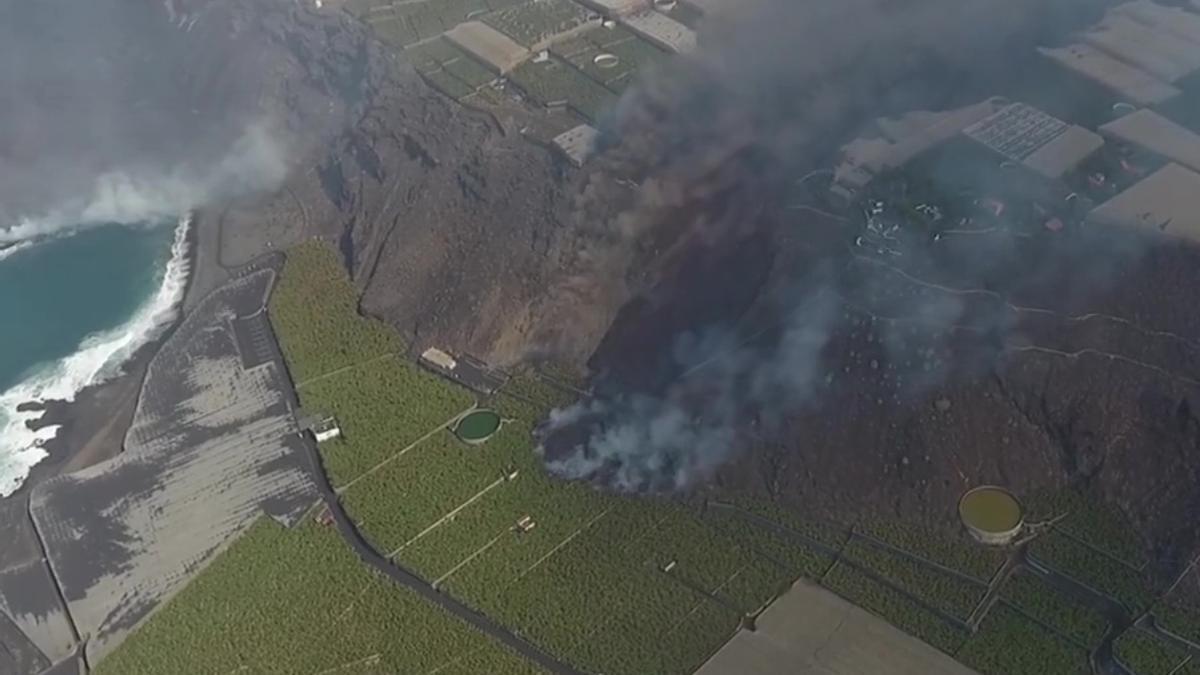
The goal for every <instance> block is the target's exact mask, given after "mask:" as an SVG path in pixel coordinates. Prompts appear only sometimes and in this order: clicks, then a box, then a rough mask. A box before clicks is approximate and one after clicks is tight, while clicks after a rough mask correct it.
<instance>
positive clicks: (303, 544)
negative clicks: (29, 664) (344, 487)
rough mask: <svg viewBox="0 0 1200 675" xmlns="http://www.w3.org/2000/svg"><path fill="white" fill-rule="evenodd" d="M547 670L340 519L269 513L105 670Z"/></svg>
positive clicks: (102, 671) (99, 671) (292, 674)
mask: <svg viewBox="0 0 1200 675" xmlns="http://www.w3.org/2000/svg"><path fill="white" fill-rule="evenodd" d="M435 670H436V671H437V672H440V673H447V672H449V673H453V672H459V673H484V672H486V673H498V674H499V673H510V674H512V675H523V674H527V673H528V674H531V673H536V672H541V671H540V670H538V669H536V668H535V667H534V666H532V665H531V664H529V663H528V662H526V661H524V660H523V659H522V658H521V657H519V656H517V655H515V654H512V653H510V652H508V651H507V650H506V648H504V647H503V646H501V645H499V644H498V643H494V642H492V641H491V640H490V639H488V638H487V637H485V636H484V635H482V634H480V633H478V632H476V631H475V630H474V629H473V628H471V627H470V626H467V625H466V624H464V623H462V622H460V621H459V620H457V619H455V618H453V617H452V616H450V615H449V614H446V613H445V612H443V611H442V610H441V609H440V608H438V607H435V606H434V605H430V604H428V603H427V602H426V601H424V600H423V599H421V598H420V597H419V596H417V595H416V594H414V593H412V592H411V591H409V590H407V589H404V588H401V587H399V586H396V585H394V584H393V583H391V582H390V581H389V580H387V579H384V578H381V577H378V576H376V575H375V574H373V573H371V572H370V571H368V568H367V567H365V566H363V564H362V563H361V562H360V561H359V560H358V558H357V557H355V555H354V554H353V553H352V552H351V551H350V549H349V548H348V547H347V546H346V545H345V543H344V542H343V541H342V539H341V537H340V536H338V534H337V532H336V531H334V530H332V529H326V528H323V527H321V526H319V525H317V524H315V523H313V522H311V521H309V522H306V523H304V524H303V525H300V526H299V527H297V528H295V529H294V530H287V529H284V528H282V527H280V526H279V525H277V524H275V523H274V522H273V521H271V520H269V519H267V518H263V519H262V520H261V521H259V522H258V523H257V524H255V525H254V526H253V527H252V528H251V530H250V531H249V532H248V533H247V534H246V535H245V536H243V537H242V538H241V539H239V540H238V541H237V542H236V543H234V544H233V546H232V547H230V548H229V549H228V550H227V551H226V552H224V553H223V554H221V555H220V556H219V557H218V558H217V559H216V560H215V561H214V562H213V563H212V564H211V565H210V566H209V567H208V569H206V570H204V571H203V572H202V573H201V574H200V575H199V576H198V577H197V578H196V579H195V580H194V581H193V582H192V583H190V584H188V586H187V587H186V588H184V589H183V591H181V592H180V593H179V594H178V595H177V596H176V597H175V598H174V599H172V600H171V601H170V602H169V603H167V605H166V606H164V607H163V608H162V609H161V610H160V611H159V612H158V613H157V614H155V615H154V616H153V618H151V619H150V621H149V622H148V623H147V624H146V625H145V626H144V627H143V628H141V629H140V630H139V631H138V632H137V633H135V634H134V635H133V636H131V637H130V638H129V639H128V640H126V641H125V642H124V643H123V644H122V645H121V646H120V647H119V648H117V650H116V651H114V652H113V653H112V654H111V655H110V656H109V657H108V658H106V659H104V660H103V661H101V662H100V664H99V665H98V667H96V668H95V669H94V670H93V672H94V673H96V675H161V674H162V673H238V672H248V673H280V674H283V675H299V674H302V673H311V674H314V675H315V674H317V673H333V672H338V673H343V672H345V673H367V672H376V673H378V672H388V673H428V672H434V671H435Z"/></svg>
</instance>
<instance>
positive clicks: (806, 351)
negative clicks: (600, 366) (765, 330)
mask: <svg viewBox="0 0 1200 675" xmlns="http://www.w3.org/2000/svg"><path fill="white" fill-rule="evenodd" d="M838 306H839V305H838V299H837V296H836V294H834V293H833V292H831V287H830V286H827V285H824V284H822V285H820V287H819V290H816V291H813V292H810V293H808V294H807V295H806V296H805V297H804V299H803V300H802V301H800V302H799V303H798V304H796V305H795V306H793V307H791V308H789V309H788V310H787V313H786V314H785V315H784V319H783V322H782V324H783V325H782V326H780V327H779V331H780V335H779V337H778V339H777V340H776V341H775V343H774V345H772V346H771V347H767V348H764V347H761V346H758V345H757V344H756V342H757V340H756V338H757V337H758V336H755V335H752V336H741V335H738V334H736V333H735V332H733V331H731V330H727V329H711V330H709V331H706V332H704V333H701V334H685V335H683V336H680V338H679V339H678V340H677V341H676V345H675V350H674V360H675V362H676V365H677V366H678V367H679V368H680V369H681V370H683V372H684V374H683V376H682V377H680V378H679V379H678V380H677V381H675V382H674V383H673V384H672V385H670V387H668V389H667V390H666V391H665V392H664V393H663V394H661V395H650V394H642V393H631V394H621V395H618V396H615V397H612V398H600V399H595V400H590V401H584V402H581V403H578V404H576V405H573V406H571V407H569V408H565V409H562V410H556V411H554V412H553V413H551V415H550V419H549V421H548V422H547V424H546V426H545V428H544V430H543V431H544V433H545V435H546V438H547V444H548V445H550V446H552V447H551V448H550V451H549V453H548V454H549V455H550V457H549V459H548V461H547V468H548V469H549V470H550V471H551V472H552V473H554V474H556V475H559V476H561V477H563V478H567V479H590V478H601V479H602V480H603V481H604V482H605V483H606V484H608V485H611V486H613V487H615V488H617V489H619V490H625V491H645V490H654V491H658V490H678V489H683V488H686V487H688V486H689V485H693V484H695V483H696V482H698V481H700V480H703V479H705V478H706V477H708V476H709V475H711V474H712V472H713V471H715V470H716V469H717V468H718V467H719V466H720V465H721V464H723V463H724V462H725V461H726V460H728V459H729V456H730V454H731V453H732V452H733V450H734V448H735V446H736V440H737V428H738V427H739V426H740V425H741V424H743V423H744V422H745V421H746V418H747V417H754V418H756V419H759V420H761V421H763V423H765V424H771V423H773V422H774V421H775V420H776V419H777V418H778V417H779V416H781V415H782V414H784V412H786V411H787V410H791V409H795V407H797V406H800V405H803V404H804V403H806V402H808V401H810V400H811V399H812V398H813V397H814V395H815V394H816V387H817V384H818V383H819V382H820V381H821V380H820V378H819V377H818V374H819V372H820V369H821V354H822V351H823V350H824V348H825V345H826V344H827V343H828V341H829V338H830V336H831V335H832V334H833V328H834V324H835V321H836V318H837V309H838ZM573 427H574V428H578V429H582V430H583V431H584V432H585V433H586V436H585V437H584V438H582V439H580V440H578V441H577V442H574V443H570V442H569V441H568V443H569V444H568V445H567V447H562V446H561V445H560V444H561V443H562V439H563V438H566V437H571V438H574V434H573V433H572V432H571V429H572V428H573ZM555 435H560V436H559V439H558V440H555V438H554V437H555ZM541 451H542V452H546V447H545V446H543V448H542V449H541Z"/></svg>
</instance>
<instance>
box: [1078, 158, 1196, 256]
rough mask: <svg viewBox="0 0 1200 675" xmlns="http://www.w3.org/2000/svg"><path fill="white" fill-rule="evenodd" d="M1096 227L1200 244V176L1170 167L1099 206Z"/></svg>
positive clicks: (1094, 211)
mask: <svg viewBox="0 0 1200 675" xmlns="http://www.w3.org/2000/svg"><path fill="white" fill-rule="evenodd" d="M1088 217H1089V219H1090V220H1092V221H1093V222H1096V223H1103V224H1107V225H1118V226H1125V227H1138V228H1146V229H1151V230H1152V231H1154V232H1160V233H1163V234H1165V235H1167V236H1171V237H1180V238H1183V239H1188V240H1191V241H1193V242H1197V243H1200V173H1196V172H1195V171H1192V170H1190V169H1186V168H1184V167H1182V166H1180V165H1178V164H1174V163H1172V164H1167V165H1166V166H1164V167H1163V168H1161V169H1159V170H1158V171H1156V172H1154V173H1153V174H1151V175H1150V176H1148V177H1147V178H1146V179H1145V180H1142V181H1140V182H1138V183H1135V184H1134V185H1133V186H1131V187H1130V188H1129V189H1127V190H1125V191H1124V192H1121V193H1120V194H1118V195H1117V196H1115V197H1113V198H1112V199H1110V200H1108V201H1106V202H1104V203H1103V204H1101V205H1100V206H1097V207H1096V208H1095V209H1094V210H1093V211H1092V213H1091V215H1090V216H1088Z"/></svg>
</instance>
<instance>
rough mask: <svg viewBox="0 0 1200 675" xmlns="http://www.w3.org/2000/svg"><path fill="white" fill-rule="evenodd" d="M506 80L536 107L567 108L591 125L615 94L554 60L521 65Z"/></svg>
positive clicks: (611, 101) (563, 63) (611, 102)
mask: <svg viewBox="0 0 1200 675" xmlns="http://www.w3.org/2000/svg"><path fill="white" fill-rule="evenodd" d="M509 78H510V80H511V81H512V82H513V83H514V84H516V85H517V86H518V87H520V88H521V91H524V92H525V94H526V95H528V96H529V97H530V98H532V99H533V100H535V101H537V102H538V103H540V104H542V105H544V106H556V105H565V106H569V107H570V108H571V109H572V110H574V111H575V112H577V113H579V114H580V115H582V116H584V117H586V118H587V119H588V120H590V121H592V122H593V123H594V122H596V121H597V120H599V119H600V117H601V116H602V115H603V114H604V112H605V111H607V110H608V109H609V108H611V107H612V106H613V104H615V103H616V94H614V93H613V92H612V91H610V90H609V89H607V88H605V87H604V85H602V84H600V83H599V82H596V81H595V80H593V79H592V78H590V77H588V76H586V75H584V74H583V73H581V72H580V71H579V70H577V69H576V68H574V67H573V66H571V65H570V64H568V63H565V62H563V61H561V60H559V59H557V58H551V59H549V60H547V61H544V62H542V63H534V62H533V61H529V62H527V63H524V64H522V65H521V66H518V67H517V68H516V69H515V70H513V72H512V74H511V75H510V76H509Z"/></svg>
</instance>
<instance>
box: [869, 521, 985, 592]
mask: <svg viewBox="0 0 1200 675" xmlns="http://www.w3.org/2000/svg"><path fill="white" fill-rule="evenodd" d="M858 529H859V530H860V531H861V532H862V533H863V534H866V535H869V536H871V537H874V538H876V539H878V540H880V541H884V542H887V543H888V544H891V545H892V546H895V547H896V548H900V549H903V550H905V551H910V552H912V553H916V554H917V555H920V556H921V557H923V558H926V559H928V560H932V561H934V562H936V563H938V564H940V565H943V566H945V567H948V568H950V569H952V570H955V571H958V572H962V573H963V574H966V575H968V576H971V577H975V578H976V579H979V580H980V581H988V580H990V579H991V578H992V575H994V574H995V573H996V571H997V570H998V569H1000V566H1001V565H1003V564H1004V560H1005V556H1006V554H1005V552H1004V551H1003V550H1001V549H995V548H991V547H988V546H983V545H981V544H980V543H979V542H977V541H975V540H974V539H971V538H970V537H969V536H968V535H967V534H966V533H963V532H949V531H945V530H938V529H934V528H931V527H923V526H921V525H915V524H911V523H900V522H890V521H886V522H885V521H883V520H878V519H871V520H863V521H861V522H859V524H858Z"/></svg>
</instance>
